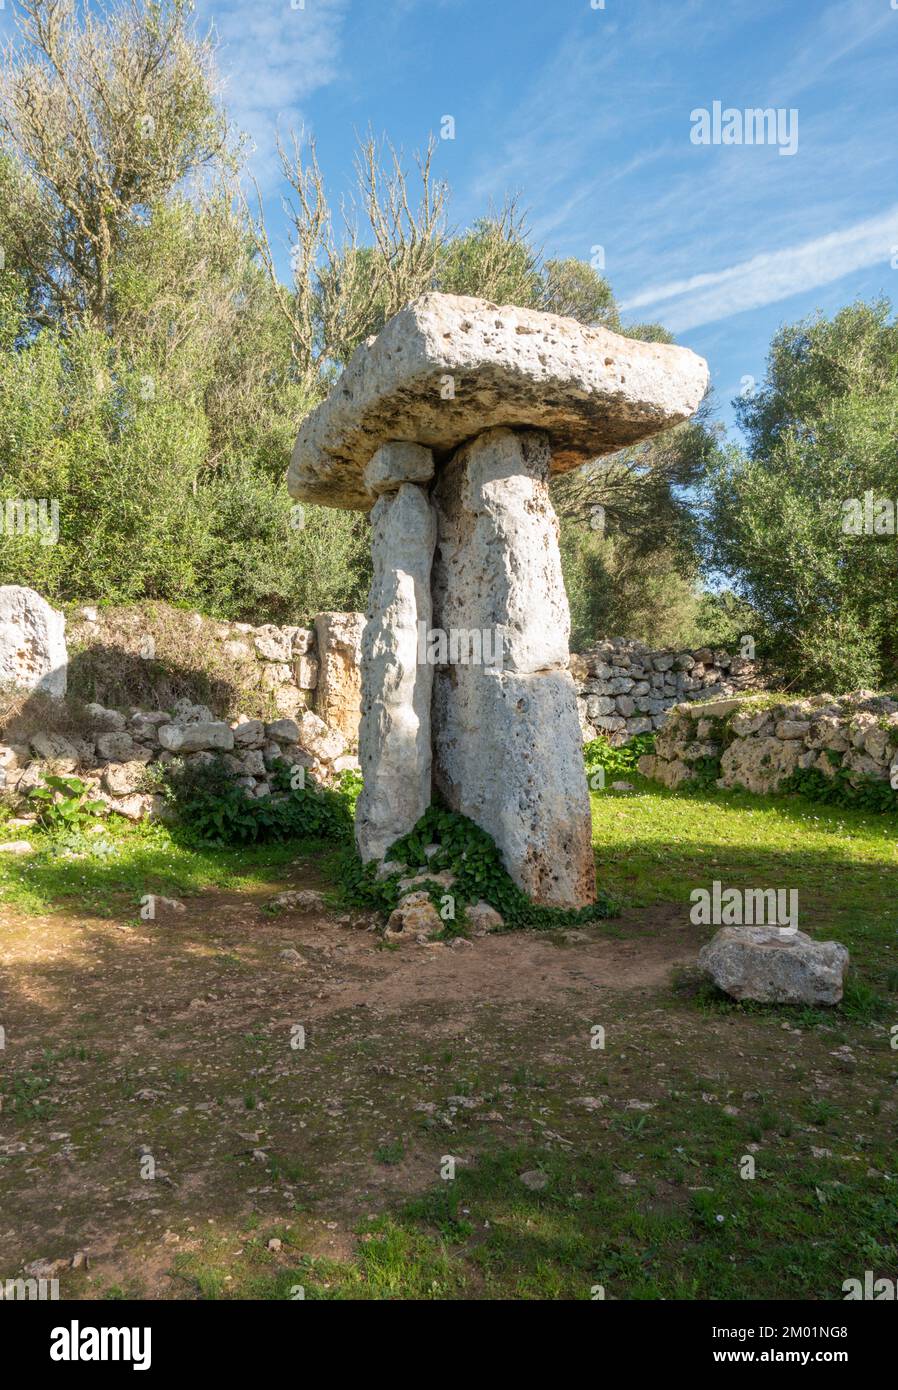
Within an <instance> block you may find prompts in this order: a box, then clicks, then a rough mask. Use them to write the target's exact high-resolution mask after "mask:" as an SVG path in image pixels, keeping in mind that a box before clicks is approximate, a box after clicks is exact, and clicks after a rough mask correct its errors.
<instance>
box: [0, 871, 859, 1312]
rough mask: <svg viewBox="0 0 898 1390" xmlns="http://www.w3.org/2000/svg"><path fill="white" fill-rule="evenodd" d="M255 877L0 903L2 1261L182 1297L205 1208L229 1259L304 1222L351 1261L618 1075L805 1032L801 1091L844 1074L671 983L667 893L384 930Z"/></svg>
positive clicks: (734, 1071) (686, 1066) (70, 1285)
mask: <svg viewBox="0 0 898 1390" xmlns="http://www.w3.org/2000/svg"><path fill="white" fill-rule="evenodd" d="M285 886H291V887H315V886H316V884H315V881H314V877H312V876H310V875H309V873H308V872H307V871H306V870H303V871H302V872H301V873H300V872H299V871H298V872H297V874H296V875H295V877H294V881H293V882H292V883H291V884H288V885H285ZM270 897H271V894H270V893H266V894H261V893H259V894H249V893H247V894H242V895H238V894H234V893H231V894H222V893H217V892H206V893H203V894H202V895H200V896H198V897H195V898H187V899H185V905H186V912H184V913H183V914H179V915H172V914H165V913H162V912H160V914H159V917H158V919H157V920H156V921H148V922H144V921H140V920H139V919H136V918H133V917H132V918H122V919H120V920H105V919H92V918H90V917H72V916H46V917H30V916H25V915H18V914H17V913H13V912H10V911H8V910H0V943H2V944H0V992H2V993H0V999H2V1006H0V1021H2V1025H3V1027H4V1029H5V1044H6V1045H5V1049H4V1051H3V1053H2V1054H0V1062H2V1067H3V1072H4V1074H5V1083H6V1084H5V1091H4V1109H3V1112H2V1113H0V1193H2V1204H0V1277H3V1278H11V1277H14V1276H15V1275H17V1274H18V1273H20V1272H21V1270H22V1269H23V1268H24V1267H26V1266H28V1265H31V1264H32V1263H33V1262H35V1261H41V1262H46V1265H42V1266H41V1268H45V1269H47V1270H50V1269H51V1268H52V1270H53V1272H55V1273H56V1275H57V1276H58V1277H59V1278H60V1280H61V1283H62V1296H63V1297H87V1298H90V1297H97V1296H107V1297H108V1296H110V1295H109V1290H110V1289H119V1290H122V1291H125V1292H128V1293H131V1294H134V1295H136V1296H139V1297H149V1298H171V1297H195V1296H196V1293H195V1290H191V1289H190V1288H189V1287H188V1286H187V1284H186V1283H185V1281H184V1280H183V1278H182V1277H181V1276H180V1275H179V1274H178V1272H177V1260H176V1258H175V1257H176V1256H177V1255H178V1254H180V1253H183V1252H184V1251H189V1250H190V1249H191V1248H196V1247H197V1245H198V1243H199V1241H200V1239H201V1237H202V1236H203V1235H204V1233H205V1232H206V1231H207V1230H208V1228H212V1229H214V1230H215V1231H216V1233H218V1234H220V1235H221V1236H222V1238H223V1239H226V1240H229V1241H231V1243H232V1245H233V1251H232V1253H233V1254H234V1255H235V1257H236V1256H239V1254H240V1250H241V1244H242V1242H243V1241H245V1240H246V1239H247V1238H248V1233H250V1232H251V1231H253V1230H255V1229H258V1228H259V1227H260V1225H261V1226H265V1225H266V1224H270V1223H272V1222H286V1223H288V1224H289V1223H293V1224H294V1226H295V1223H297V1222H300V1223H301V1224H302V1228H303V1233H302V1241H303V1248H304V1250H305V1251H306V1252H307V1253H308V1254H309V1255H311V1256H316V1255H326V1256H329V1257H331V1258H334V1259H340V1260H342V1259H348V1258H350V1257H351V1255H352V1253H353V1250H354V1248H355V1246H356V1240H357V1237H356V1235H355V1234H354V1231H355V1227H356V1226H357V1223H358V1221H359V1220H360V1219H361V1218H365V1217H369V1216H372V1215H376V1214H377V1213H379V1212H383V1211H385V1210H389V1209H390V1207H391V1205H392V1204H394V1203H396V1202H398V1201H401V1200H405V1199H407V1198H408V1197H409V1196H410V1195H413V1194H415V1193H418V1192H424V1191H425V1190H427V1189H429V1188H432V1187H433V1186H434V1184H435V1183H436V1182H437V1179H438V1177H439V1172H440V1163H441V1161H442V1159H443V1157H444V1156H445V1155H446V1154H447V1153H451V1154H455V1155H457V1157H458V1161H459V1162H460V1163H462V1164H465V1163H469V1162H474V1161H476V1157H477V1155H478V1153H480V1152H482V1151H483V1150H484V1149H485V1148H488V1147H490V1146H495V1145H496V1144H506V1145H507V1144H519V1143H525V1144H533V1143H539V1144H540V1145H542V1146H543V1147H545V1148H547V1149H549V1150H551V1149H553V1148H555V1149H560V1150H570V1149H571V1148H572V1147H574V1148H578V1149H579V1148H584V1149H589V1148H590V1147H591V1146H600V1145H601V1144H602V1143H603V1142H605V1141H606V1140H607V1127H608V1110H607V1106H606V1102H608V1098H609V1095H610V1097H611V1105H612V1108H614V1109H616V1110H618V1111H620V1110H626V1109H627V1108H628V1107H632V1108H638V1107H640V1106H642V1107H645V1108H648V1107H650V1106H651V1105H652V1104H654V1103H655V1101H656V1100H657V1098H658V1096H659V1095H661V1094H662V1093H663V1092H664V1091H666V1090H669V1088H670V1087H671V1086H672V1085H677V1084H681V1083H682V1084H684V1085H689V1086H693V1087H694V1086H695V1085H696V1084H698V1085H699V1088H701V1086H702V1085H707V1086H708V1087H713V1089H714V1091H715V1092H716V1093H719V1095H720V1097H721V1100H722V1099H723V1098H725V1097H726V1096H729V1095H738V1094H741V1093H742V1091H743V1089H744V1088H746V1087H748V1086H750V1085H751V1084H753V1083H756V1082H757V1076H758V1072H759V1069H760V1070H761V1071H762V1072H764V1073H765V1074H767V1075H768V1076H769V1075H771V1074H773V1073H778V1074H780V1075H781V1076H786V1077H788V1075H789V1071H790V1069H792V1070H794V1069H795V1067H796V1061H795V1057H796V1054H797V1052H798V1051H799V1050H801V1048H802V1047H803V1049H804V1052H803V1057H802V1062H803V1067H802V1075H805V1074H806V1072H807V1066H808V1065H810V1067H811V1074H812V1076H813V1088H814V1092H815V1094H818V1095H819V1094H821V1093H824V1092H826V1091H827V1090H828V1089H829V1088H831V1087H832V1086H834V1085H839V1084H840V1083H841V1082H844V1079H845V1078H844V1075H843V1074H842V1072H840V1068H839V1067H838V1066H837V1065H836V1064H834V1063H833V1061H832V1057H831V1055H829V1054H831V1051H832V1049H833V1046H834V1043H833V1041H832V1039H830V1040H827V1039H825V1038H819V1039H816V1040H815V1039H814V1038H813V1037H812V1036H811V1035H810V1034H804V1035H802V1037H801V1039H800V1040H799V1041H797V1042H795V1041H793V1040H791V1039H788V1040H787V1039H784V1037H783V1033H782V1032H781V1031H780V1028H779V1025H778V1024H773V1025H771V1024H770V1022H769V1021H767V1020H759V1021H758V1022H755V1021H754V1020H751V1019H741V1020H740V1021H739V1023H738V1033H737V1032H735V1031H734V1022H733V1020H732V1019H730V1018H728V1017H726V1016H721V1017H715V1016H713V1015H712V1016H707V1015H703V1016H699V1015H697V1014H695V1013H694V1012H693V1013H692V1014H690V1013H689V1010H688V1008H687V1006H685V1005H684V1004H683V1003H682V1001H680V1002H676V1000H675V997H674V995H673V992H672V990H671V984H672V981H673V979H674V977H675V974H676V972H677V971H679V970H684V969H687V970H688V969H689V968H690V967H691V966H692V965H693V964H694V961H695V956H696V952H697V950H698V947H699V945H700V944H701V940H702V935H701V931H700V929H697V928H694V927H692V926H691V925H690V924H689V922H688V918H687V916H686V914H685V913H684V912H683V910H682V909H674V908H670V909H651V910H646V911H635V910H634V911H631V912H629V913H627V914H626V915H624V916H623V917H621V918H619V919H616V920H615V921H612V922H607V923H599V924H596V925H595V926H590V927H588V928H577V929H576V930H574V929H571V930H567V931H564V932H558V933H552V934H533V933H513V934H504V935H493V936H481V937H476V938H474V939H472V940H466V939H456V940H454V941H451V942H449V943H434V944H428V945H417V944H411V943H409V944H404V945H402V946H401V947H398V948H391V947H386V946H384V945H383V943H382V942H381V941H380V938H379V936H378V935H377V934H376V933H375V931H374V930H373V925H374V923H373V919H366V918H365V917H364V916H360V915H358V914H339V913H330V912H324V913H322V912H313V913H311V914H309V913H302V912H297V911H295V910H286V911H282V912H280V913H278V914H277V915H270V914H269V913H268V912H266V911H265V910H263V909H264V905H265V903H266V901H268V900H269V899H270ZM284 952H287V953H295V955H291V954H288V955H286V956H285V955H284V954H282V953H284ZM297 957H298V958H297ZM672 1001H673V1002H672ZM784 1026H785V1025H784ZM597 1027H599V1028H602V1029H604V1030H605V1038H604V1042H605V1046H604V1047H603V1048H600V1047H597V1046H596V1045H595V1044H596V1034H595V1032H594V1030H595V1029H596V1028H597ZM697 1029H700V1030H701V1033H702V1040H703V1043H704V1044H705V1051H704V1057H703V1061H702V1064H701V1065H700V1066H699V1067H698V1068H696V1065H695V1060H694V1057H693V1055H692V1048H691V1042H690V1037H691V1034H694V1033H695V1031H696V1030H697ZM728 1039H729V1041H727V1040H728ZM787 1042H788V1043H789V1046H787V1045H786V1044H787ZM815 1067H816V1071H815V1070H814V1068H815ZM842 1070H843V1071H844V1069H842ZM602 1093H607V1094H604V1095H603V1094H602ZM716 1098H717V1096H716V1095H715V1097H714V1099H715V1100H716ZM148 1160H150V1162H148ZM78 1252H86V1253H87V1257H88V1258H87V1260H86V1261H84V1262H83V1263H82V1266H81V1268H80V1269H77V1270H72V1268H71V1261H72V1258H73V1257H76V1262H77V1257H78Z"/></svg>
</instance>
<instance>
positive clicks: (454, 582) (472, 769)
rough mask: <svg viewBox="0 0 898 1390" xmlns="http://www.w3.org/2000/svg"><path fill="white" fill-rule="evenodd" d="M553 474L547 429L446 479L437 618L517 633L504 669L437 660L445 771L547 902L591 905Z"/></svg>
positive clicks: (507, 638) (453, 791) (503, 445)
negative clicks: (439, 664)
mask: <svg viewBox="0 0 898 1390" xmlns="http://www.w3.org/2000/svg"><path fill="white" fill-rule="evenodd" d="M548 472H549V448H548V441H547V440H546V439H545V437H544V436H543V435H541V434H539V433H537V432H533V431H523V432H521V433H514V432H513V431H510V430H492V431H488V432H486V433H485V434H483V435H481V436H479V437H478V438H477V439H475V440H474V441H473V443H471V444H469V445H467V446H466V447H465V448H463V449H461V450H460V451H459V453H458V454H457V456H456V457H455V458H454V459H453V460H452V461H451V463H450V464H448V465H447V466H446V468H445V469H444V470H443V472H442V474H441V476H440V477H439V479H438V481H437V485H436V487H435V489H434V501H435V503H436V506H437V516H438V527H439V539H438V547H437V555H436V561H435V564H434V575H433V594H434V626H435V627H436V628H439V629H442V630H443V631H445V632H450V633H451V632H452V630H453V629H455V630H458V629H459V628H462V629H465V630H468V631H471V630H476V629H480V630H490V629H494V630H495V631H496V632H498V633H500V634H502V636H503V638H504V646H503V653H502V663H501V668H500V666H499V663H495V664H494V665H493V666H492V667H491V666H487V665H483V664H481V665H464V664H456V665H451V666H444V667H441V668H438V671H437V675H436V683H435V688H434V707H433V719H434V756H435V767H434V781H435V785H436V787H437V788H438V789H439V791H440V792H441V793H442V795H443V796H444V797H445V799H446V801H447V803H448V804H449V805H450V806H451V807H452V808H453V809H454V810H457V811H460V812H461V813H462V814H463V815H466V816H468V817H469V818H470V819H471V820H473V821H474V822H475V823H476V824H478V825H479V826H481V827H482V828H483V829H484V830H486V831H487V832H488V833H489V834H490V835H492V837H493V839H494V840H495V841H496V844H497V845H498V847H499V849H500V851H501V853H502V856H503V859H504V861H505V864H506V867H507V869H508V871H509V873H510V874H511V876H512V878H513V879H514V880H515V882H516V883H517V884H518V885H519V886H520V887H521V888H522V889H523V890H524V891H525V892H526V893H528V894H529V895H530V896H531V897H532V898H533V899H535V901H537V902H539V903H544V904H547V905H550V906H558V907H578V906H582V905H583V904H585V903H588V902H592V901H593V900H594V897H595V870H594V864H593V857H592V846H591V838H590V812H589V796H588V792H587V787H586V777H585V773H584V769H583V756H582V747H581V737H580V729H579V723H578V718H577V707H576V698H575V692H574V685H573V681H572V679H571V676H570V673H569V672H568V670H567V661H568V649H567V643H568V633H569V628H570V618H569V613H568V607H567V599H566V597H565V593H564V585H563V582H562V577H561V565H560V560H559V555H558V543H557V537H558V523H557V520H556V518H555V514H554V511H553V509H552V506H551V502H550V501H549V496H548V488H547V478H548ZM490 646H491V652H494V651H495V647H494V646H493V644H492V643H491V644H490Z"/></svg>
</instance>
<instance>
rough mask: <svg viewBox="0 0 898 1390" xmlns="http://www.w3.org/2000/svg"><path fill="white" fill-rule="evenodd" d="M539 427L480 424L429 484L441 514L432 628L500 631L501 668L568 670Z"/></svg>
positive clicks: (545, 451) (566, 622)
mask: <svg viewBox="0 0 898 1390" xmlns="http://www.w3.org/2000/svg"><path fill="white" fill-rule="evenodd" d="M550 461H551V455H550V451H549V445H548V441H547V439H546V436H545V435H544V434H541V433H540V432H539V431H536V430H522V431H519V432H516V431H514V430H508V429H495V430H487V431H486V432H485V433H483V434H481V435H479V436H478V437H477V438H476V439H475V440H474V441H473V442H472V443H471V444H468V445H466V446H465V447H464V448H462V449H460V450H459V451H458V453H457V454H456V456H455V458H454V459H453V460H452V462H451V463H450V464H447V465H446V467H445V468H444V469H443V471H442V473H441V476H440V478H439V480H438V483H437V485H436V487H435V489H434V501H435V502H436V505H437V508H438V510H439V512H440V540H439V563H438V565H437V566H436V568H435V571H434V576H433V590H434V605H435V611H436V613H437V617H438V621H437V624H436V626H438V627H439V628H441V629H443V630H444V631H446V632H451V631H452V630H453V629H454V630H456V631H457V630H459V629H466V630H468V631H477V632H488V633H489V634H491V635H492V634H494V633H495V634H496V637H497V640H500V639H501V650H502V662H501V664H502V666H503V667H504V669H505V670H511V671H519V672H522V673H529V672H533V671H546V670H549V669H557V670H567V668H568V662H569V651H568V638H569V635H570V626H571V619H570V611H569V609H568V602H567V596H566V594H565V591H564V580H563V578H562V574H561V558H560V555H559V552H558V521H557V519H556V517H555V512H554V509H553V507H552V504H551V502H550V500H549V490H548V486H547V481H548V477H549V467H550Z"/></svg>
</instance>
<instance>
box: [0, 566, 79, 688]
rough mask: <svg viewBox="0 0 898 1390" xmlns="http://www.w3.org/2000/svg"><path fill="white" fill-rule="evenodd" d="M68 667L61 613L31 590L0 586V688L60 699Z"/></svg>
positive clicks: (13, 586) (18, 585) (23, 587)
mask: <svg viewBox="0 0 898 1390" xmlns="http://www.w3.org/2000/svg"><path fill="white" fill-rule="evenodd" d="M67 664H68V653H67V651H66V645H65V618H64V616H63V615H62V613H58V612H57V611H56V609H55V608H51V607H50V605H49V603H48V602H47V600H46V599H44V598H41V596H40V594H38V593H35V591H34V589H28V588H25V586H24V585H22V584H3V585H0V688H3V687H4V686H5V687H9V688H12V689H16V690H22V691H40V692H41V693H42V694H46V695H53V696H55V697H57V698H62V696H64V695H65V691H66V669H67Z"/></svg>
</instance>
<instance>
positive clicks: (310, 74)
mask: <svg viewBox="0 0 898 1390" xmlns="http://www.w3.org/2000/svg"><path fill="white" fill-rule="evenodd" d="M296 6H297V7H296V8H295V9H294V8H292V6H291V3H290V0H262V3H256V4H253V3H249V4H248V3H246V0H200V3H199V4H198V6H197V16H198V20H199V21H200V23H205V24H210V23H211V24H212V26H213V29H214V32H215V35H216V37H217V39H218V44H219V48H218V67H219V71H220V73H221V76H222V82H223V91H222V96H223V99H224V101H225V103H226V105H227V108H228V112H229V114H230V116H231V118H232V120H233V121H234V123H235V124H236V125H237V127H238V128H239V129H240V130H243V131H245V132H246V134H247V135H249V137H250V140H251V141H252V147H253V152H252V154H251V157H250V166H251V168H252V171H253V173H254V175H255V176H256V178H257V179H258V181H259V183H260V185H261V187H262V190H263V192H264V191H266V190H271V189H272V188H273V187H274V186H275V185H276V184H277V183H278V162H277V157H276V137H277V131H278V129H279V128H285V127H287V126H293V127H295V128H298V127H300V126H302V125H303V123H304V120H305V107H306V104H307V103H308V101H309V99H310V98H311V97H312V96H313V95H314V94H315V93H316V92H318V91H320V90H321V88H322V87H325V86H327V85H329V84H330V83H332V82H334V81H335V80H337V78H338V77H339V76H340V51H341V39H342V29H343V23H344V20H345V17H346V14H347V10H348V7H349V0H304V4H303V5H302V6H300V4H299V0H296Z"/></svg>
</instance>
